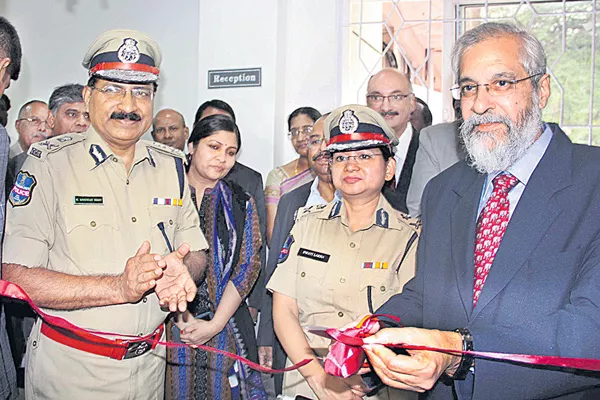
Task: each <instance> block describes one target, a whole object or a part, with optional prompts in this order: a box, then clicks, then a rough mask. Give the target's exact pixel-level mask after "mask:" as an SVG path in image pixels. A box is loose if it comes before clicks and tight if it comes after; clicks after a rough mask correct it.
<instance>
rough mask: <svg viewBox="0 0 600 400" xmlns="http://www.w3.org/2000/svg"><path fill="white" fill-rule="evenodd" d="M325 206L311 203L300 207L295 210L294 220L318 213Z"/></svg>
mask: <svg viewBox="0 0 600 400" xmlns="http://www.w3.org/2000/svg"><path fill="white" fill-rule="evenodd" d="M324 208H325V207H324V206H321V205H312V206H308V207H300V208H299V209H298V211H297V216H296V220H300V219H302V218H304V217H306V216H308V215H312V214H319V213H321V212H322V211H323V209H324Z"/></svg>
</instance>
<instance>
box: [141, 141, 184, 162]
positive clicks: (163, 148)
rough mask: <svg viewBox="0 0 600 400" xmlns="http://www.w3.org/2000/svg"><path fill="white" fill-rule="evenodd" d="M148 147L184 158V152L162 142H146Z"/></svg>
mask: <svg viewBox="0 0 600 400" xmlns="http://www.w3.org/2000/svg"><path fill="white" fill-rule="evenodd" d="M147 145H148V147H150V148H152V149H153V150H156V151H158V152H160V153H163V154H167V155H170V156H173V157H178V158H181V159H183V160H185V153H184V152H183V151H181V150H179V149H176V148H174V147H171V146H167V145H166V144H162V143H159V142H147Z"/></svg>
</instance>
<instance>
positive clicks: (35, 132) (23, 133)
mask: <svg viewBox="0 0 600 400" xmlns="http://www.w3.org/2000/svg"><path fill="white" fill-rule="evenodd" d="M51 125H52V122H51V120H50V110H49V109H48V105H47V104H46V103H45V102H43V101H41V100H31V101H28V102H27V103H25V104H23V106H21V108H20V109H19V117H18V119H17V120H16V121H15V129H16V130H17V134H18V138H17V142H16V143H15V144H13V145H12V146H11V147H10V158H13V157H15V156H17V155H19V154H21V153H27V150H29V146H31V145H32V144H33V143H37V142H41V141H42V140H44V139H47V138H48V137H49V136H50V135H52V128H51V127H50V126H51Z"/></svg>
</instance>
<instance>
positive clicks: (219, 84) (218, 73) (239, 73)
mask: <svg viewBox="0 0 600 400" xmlns="http://www.w3.org/2000/svg"><path fill="white" fill-rule="evenodd" d="M261 85H262V69H261V68H243V69H215V70H209V71H208V88H209V89H220V88H231V87H252V86H261Z"/></svg>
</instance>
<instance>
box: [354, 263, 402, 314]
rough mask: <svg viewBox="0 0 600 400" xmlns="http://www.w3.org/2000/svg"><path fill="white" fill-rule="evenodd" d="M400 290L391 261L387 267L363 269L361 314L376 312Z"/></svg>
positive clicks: (361, 275) (361, 278)
mask: <svg viewBox="0 0 600 400" xmlns="http://www.w3.org/2000/svg"><path fill="white" fill-rule="evenodd" d="M398 292H400V284H399V283H398V279H397V276H396V273H395V271H394V268H393V265H391V263H390V266H389V267H388V268H387V269H363V270H362V271H361V272H360V299H361V302H360V304H359V307H360V309H361V314H364V313H374V312H375V311H377V309H378V308H379V307H381V306H382V305H383V303H385V302H386V301H387V300H388V299H389V298H390V297H392V296H393V295H395V294H396V293H398ZM363 307H364V309H363Z"/></svg>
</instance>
